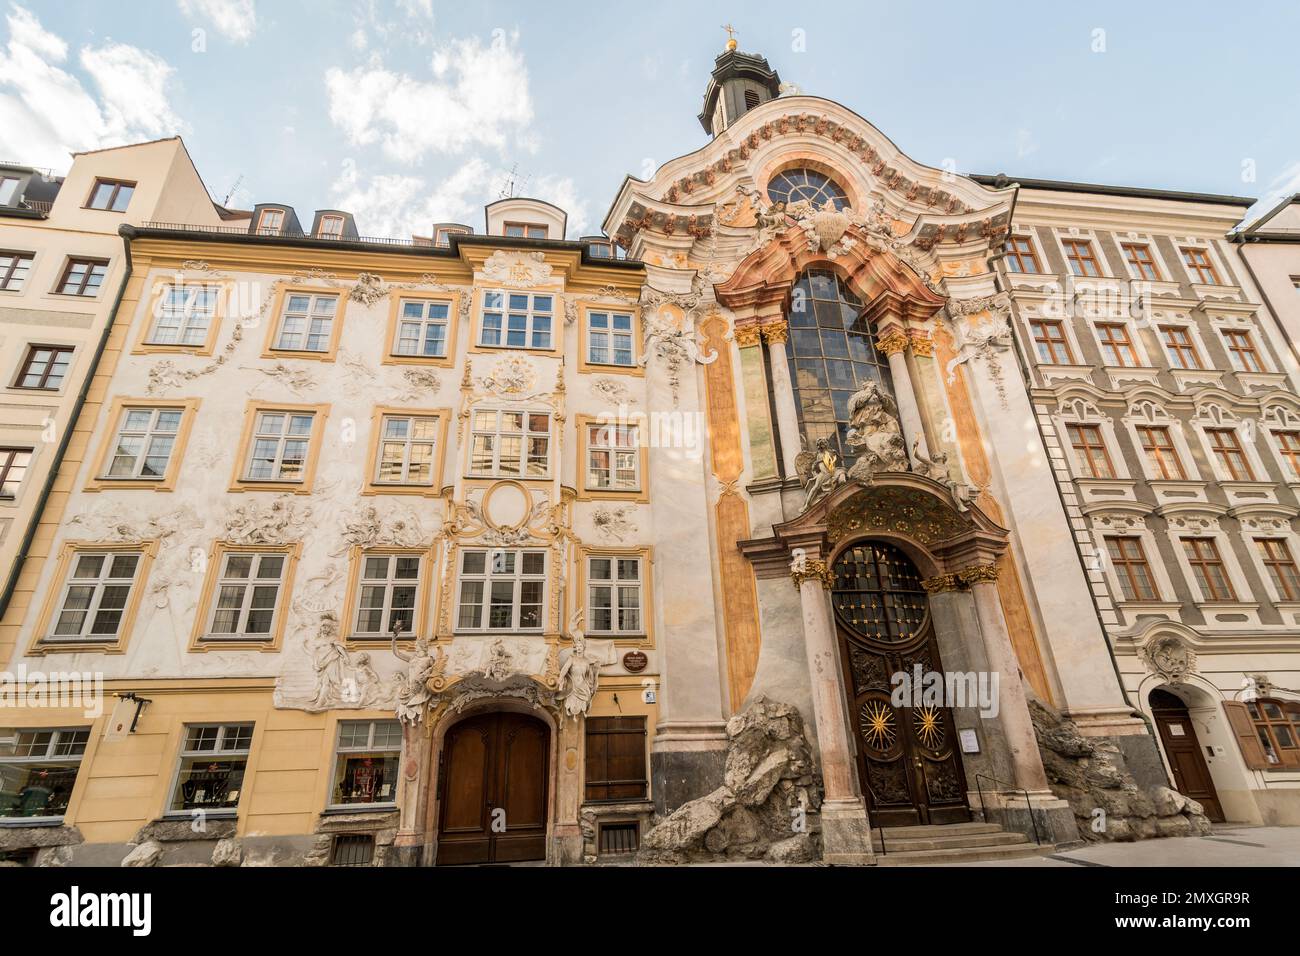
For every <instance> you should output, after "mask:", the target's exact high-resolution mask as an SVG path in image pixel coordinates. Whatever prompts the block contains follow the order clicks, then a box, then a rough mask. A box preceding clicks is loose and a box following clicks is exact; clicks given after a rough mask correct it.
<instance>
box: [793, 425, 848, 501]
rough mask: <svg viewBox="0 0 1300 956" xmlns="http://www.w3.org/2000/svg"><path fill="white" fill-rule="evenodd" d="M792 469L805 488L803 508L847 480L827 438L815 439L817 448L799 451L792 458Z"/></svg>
mask: <svg viewBox="0 0 1300 956" xmlns="http://www.w3.org/2000/svg"><path fill="white" fill-rule="evenodd" d="M794 469H795V472H796V473H797V474H798V476H799V481H800V482H801V483H802V484H803V486H804V489H805V494H804V499H803V510H804V511H807V510H808V509H809V508H811V507H812V505H813V502H815V501H816V500H817V499H819V498H821V497H823V496H825V495H827V494H829V493H830V492H831V491H832V490H833V489H835V488H836V487H838V486H839V485H842V484H844V482H845V481H847V480H848V475H847V474H845V472H844V469H843V468H841V467H840V464H839V458H838V457H837V456H836V454H835V451H834V449H832V448H831V443H830V440H829V439H827V438H819V439H817V450H816V451H815V452H812V451H801V452H800V453H799V454H798V455H796V456H795V459H794Z"/></svg>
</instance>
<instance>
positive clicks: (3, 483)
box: [0, 448, 32, 501]
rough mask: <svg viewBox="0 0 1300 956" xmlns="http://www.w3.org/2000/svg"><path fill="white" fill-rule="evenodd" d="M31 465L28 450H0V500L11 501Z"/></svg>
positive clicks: (16, 494)
mask: <svg viewBox="0 0 1300 956" xmlns="http://www.w3.org/2000/svg"><path fill="white" fill-rule="evenodd" d="M31 463H32V449H30V448H0V499H8V500H10V501H12V500H13V499H14V498H16V497H17V496H18V489H19V487H20V486H21V485H22V483H23V479H24V478H25V477H27V468H28V466H29V465H31Z"/></svg>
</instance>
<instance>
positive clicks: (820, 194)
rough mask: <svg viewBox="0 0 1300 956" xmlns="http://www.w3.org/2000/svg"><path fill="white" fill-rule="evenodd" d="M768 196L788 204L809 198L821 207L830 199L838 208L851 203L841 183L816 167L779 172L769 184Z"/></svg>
mask: <svg viewBox="0 0 1300 956" xmlns="http://www.w3.org/2000/svg"><path fill="white" fill-rule="evenodd" d="M767 198H768V199H770V200H771V201H772V202H783V203H787V204H788V203H792V202H798V201H799V200H801V199H807V200H810V201H811V202H812V203H813V205H815V206H819V207H820V206H824V205H825V204H826V201H827V200H828V199H829V200H830V201H831V202H833V203H834V204H835V208H836V209H843V208H844V207H845V206H847V205H848V204H849V197H848V196H847V195H845V193H844V190H843V189H842V188H841V187H840V184H839V183H837V182H836V181H835V180H833V179H831V178H830V177H829V176H825V175H823V174H822V173H819V172H817V170H815V169H787V170H785V171H784V172H781V173H777V174H776V175H775V176H773V177H772V179H771V181H770V182H769V183H768V184H767Z"/></svg>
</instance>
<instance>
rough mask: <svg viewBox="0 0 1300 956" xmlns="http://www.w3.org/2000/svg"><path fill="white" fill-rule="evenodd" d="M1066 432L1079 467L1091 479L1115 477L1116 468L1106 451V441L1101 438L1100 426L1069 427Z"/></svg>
mask: <svg viewBox="0 0 1300 956" xmlns="http://www.w3.org/2000/svg"><path fill="white" fill-rule="evenodd" d="M1066 430H1067V431H1068V432H1069V434H1070V444H1071V445H1072V446H1074V454H1075V458H1076V459H1077V460H1078V462H1079V467H1080V468H1082V469H1083V470H1084V471H1085V472H1086V474H1087V475H1088V476H1089V477H1092V478H1114V477H1115V468H1114V466H1112V465H1111V461H1110V454H1109V452H1107V451H1106V441H1105V439H1103V438H1102V437H1101V426H1100V425H1067V426H1066Z"/></svg>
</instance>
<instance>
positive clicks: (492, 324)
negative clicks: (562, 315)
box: [478, 291, 555, 349]
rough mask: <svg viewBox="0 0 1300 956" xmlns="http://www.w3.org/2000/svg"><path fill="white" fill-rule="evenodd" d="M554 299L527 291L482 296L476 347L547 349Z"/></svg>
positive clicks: (487, 293) (493, 292) (549, 340)
mask: <svg viewBox="0 0 1300 956" xmlns="http://www.w3.org/2000/svg"><path fill="white" fill-rule="evenodd" d="M554 308H555V297H554V296H552V295H533V294H531V293H528V292H497V291H490V292H484V293H483V328H482V331H481V332H480V334H479V343H478V344H479V345H482V346H489V347H493V348H498V347H501V346H505V347H506V348H512V349H549V348H550V347H551V324H552V321H553V319H554Z"/></svg>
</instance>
